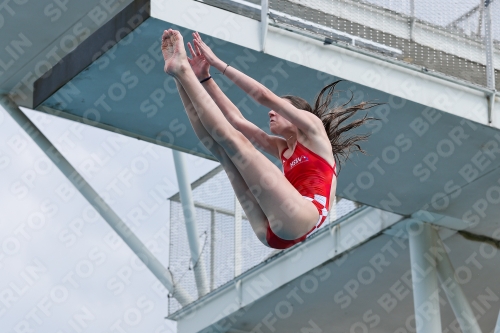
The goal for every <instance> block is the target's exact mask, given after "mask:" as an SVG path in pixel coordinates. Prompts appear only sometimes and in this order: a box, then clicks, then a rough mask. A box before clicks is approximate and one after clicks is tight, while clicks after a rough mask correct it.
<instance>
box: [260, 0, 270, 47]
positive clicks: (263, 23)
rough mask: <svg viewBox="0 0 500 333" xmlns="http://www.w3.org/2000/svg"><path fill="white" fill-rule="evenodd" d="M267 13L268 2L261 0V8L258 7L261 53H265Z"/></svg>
mask: <svg viewBox="0 0 500 333" xmlns="http://www.w3.org/2000/svg"><path fill="white" fill-rule="evenodd" d="M268 13H269V1H268V0H261V6H260V29H261V31H260V33H261V41H260V42H261V49H262V52H265V50H266V38H267V26H268V23H269V16H268V15H267V14H268Z"/></svg>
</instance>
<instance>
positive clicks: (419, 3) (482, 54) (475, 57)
mask: <svg viewBox="0 0 500 333" xmlns="http://www.w3.org/2000/svg"><path fill="white" fill-rule="evenodd" d="M203 2H204V3H207V4H211V5H214V6H217V7H221V8H224V9H227V10H231V11H233V12H237V13H239V14H240V15H245V16H248V17H251V18H253V19H256V20H260V4H261V1H260V0H249V1H245V0H204V1H203ZM485 5H487V7H485ZM485 8H486V9H485ZM488 10H489V14H490V17H491V33H492V34H491V35H492V38H491V43H490V44H491V48H490V49H491V51H492V68H494V75H491V76H492V78H491V80H492V81H493V82H495V86H493V82H490V84H489V85H488V79H487V52H486V51H487V49H488V43H487V40H486V35H487V34H486V29H485V27H487V25H486V24H485V22H487V20H486V18H487V15H486V14H487V13H488ZM268 16H269V19H270V21H269V24H270V25H275V26H279V27H285V28H287V27H288V28H289V29H293V30H296V31H302V32H307V33H311V34H315V35H318V36H321V38H323V39H324V41H325V43H337V44H339V45H346V46H349V47H352V48H354V49H358V50H360V51H364V52H368V53H369V54H373V55H378V56H381V57H383V58H384V57H385V58H388V59H389V58H390V59H391V60H392V61H395V62H396V63H400V64H402V65H408V64H409V65H411V66H415V67H416V68H417V69H418V70H421V71H423V72H435V73H437V74H444V75H445V76H449V77H452V78H454V79H457V80H459V81H460V80H462V81H465V82H468V83H472V84H476V85H479V86H482V87H488V88H490V89H493V87H499V86H500V74H499V70H500V0H454V1H449V0H364V1H360V0H270V1H269V14H268Z"/></svg>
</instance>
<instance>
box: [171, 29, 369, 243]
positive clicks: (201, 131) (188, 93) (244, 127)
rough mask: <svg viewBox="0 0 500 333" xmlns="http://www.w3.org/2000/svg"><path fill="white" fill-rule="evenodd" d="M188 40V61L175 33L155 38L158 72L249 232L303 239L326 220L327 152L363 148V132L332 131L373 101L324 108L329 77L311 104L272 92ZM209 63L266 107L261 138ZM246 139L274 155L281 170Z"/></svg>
mask: <svg viewBox="0 0 500 333" xmlns="http://www.w3.org/2000/svg"><path fill="white" fill-rule="evenodd" d="M193 41H194V48H193V46H192V45H191V44H190V43H188V47H189V50H190V53H191V58H188V57H187V54H186V50H185V47H184V42H183V38H182V35H181V34H180V32H179V31H176V30H172V29H169V30H165V31H164V32H163V36H162V53H163V57H164V59H165V67H164V70H165V72H166V73H167V74H169V75H171V76H172V77H174V79H175V82H176V85H177V89H178V91H179V94H180V96H181V99H182V102H183V104H184V107H185V109H186V112H187V115H188V117H189V120H190V122H191V125H192V126H193V129H194V131H195V132H196V135H197V136H198V138H199V139H200V141H201V142H203V144H204V145H205V146H206V147H207V148H208V149H209V150H210V152H211V153H212V154H213V155H214V156H215V157H216V158H217V159H218V160H219V161H220V163H221V165H222V166H223V167H224V170H225V171H226V173H227V175H228V177H229V179H230V181H231V185H232V187H233V189H234V191H235V194H236V196H237V198H238V200H239V202H240V203H241V206H242V208H243V210H244V211H245V214H246V216H247V218H248V220H249V222H250V224H251V226H252V229H253V230H254V232H255V234H256V235H257V237H258V238H259V240H260V241H261V242H262V243H263V244H264V245H266V246H269V247H272V248H275V249H285V248H288V247H290V246H292V245H294V244H296V243H298V242H301V241H303V240H305V239H306V237H307V236H308V235H310V234H311V233H312V231H314V230H315V229H317V228H319V226H320V225H321V224H322V223H323V221H324V220H325V219H326V216H327V215H328V212H329V210H330V208H331V203H332V202H333V199H334V198H335V190H336V186H337V173H336V161H335V157H337V159H338V156H344V157H346V158H348V157H349V150H350V148H351V147H353V146H355V147H357V150H359V151H361V152H363V153H364V151H363V150H362V149H361V148H360V146H359V145H358V144H356V142H357V141H362V140H366V138H367V137H368V135H362V136H354V137H349V138H347V139H341V138H340V135H341V134H342V133H343V132H346V131H349V130H350V129H352V128H355V127H358V126H361V125H362V124H364V123H365V122H366V121H367V120H370V119H376V118H372V117H366V116H365V117H364V118H362V119H360V120H355V121H354V122H352V123H350V124H348V125H346V126H344V127H342V128H339V125H340V123H342V122H343V121H345V120H346V119H348V118H349V117H351V116H352V115H353V114H355V113H356V112H357V111H358V110H365V109H368V108H370V107H373V106H375V105H378V103H367V102H363V103H361V104H358V105H356V106H351V107H347V108H345V109H343V108H337V109H334V110H330V109H328V106H329V104H330V102H331V98H332V94H333V92H334V88H335V85H336V84H337V83H338V82H339V81H337V82H334V83H332V84H330V85H328V86H326V87H324V88H323V89H322V90H321V92H320V94H319V95H318V98H317V100H316V103H315V107H314V109H313V108H311V106H310V105H309V104H308V103H307V102H306V101H305V100H304V99H302V98H300V97H296V96H283V97H278V96H276V95H275V94H274V93H273V92H272V91H270V90H269V89H268V88H266V87H265V86H264V85H262V84H261V83H259V82H257V81H256V80H254V79H252V78H250V77H249V76H247V75H245V74H243V73H241V72H240V71H238V70H237V69H235V68H234V67H232V66H229V65H228V64H226V63H224V62H223V61H221V60H220V59H219V58H217V57H216V56H215V54H214V53H213V52H212V50H211V49H210V48H209V47H208V46H207V45H206V44H205V43H204V42H203V41H202V40H201V37H200V35H199V34H198V33H194V34H193ZM210 66H213V67H215V68H216V69H217V70H219V71H220V72H221V73H223V74H224V75H225V76H227V77H228V78H229V79H230V80H232V81H233V82H234V83H235V84H236V85H238V86H239V87H240V88H241V89H242V90H243V91H245V92H246V93H247V94H248V95H250V96H251V97H252V98H253V99H254V100H255V101H256V102H258V103H260V104H262V105H264V106H266V107H268V108H270V109H271V111H270V112H269V118H270V119H269V120H270V123H269V126H270V130H271V132H272V133H273V134H276V135H268V134H267V133H266V132H264V131H263V130H262V129H260V128H259V127H257V126H256V125H254V124H253V123H251V122H250V121H248V120H246V119H245V118H244V117H243V115H242V114H241V112H240V111H239V110H238V108H237V107H236V106H235V105H234V104H233V103H232V102H231V101H230V100H229V99H228V98H227V97H226V95H225V94H224V93H223V92H222V91H221V90H220V88H219V87H218V85H217V84H216V83H215V81H214V80H212V79H211V77H210V74H209V68H210ZM328 89H329V92H328V94H327V97H326V99H324V100H323V99H322V96H323V93H324V92H325V91H327V90H328ZM348 103H349V102H347V103H346V104H344V105H342V107H343V106H345V105H347V104H348ZM253 143H254V144H256V145H257V146H259V148H261V149H262V150H264V151H265V152H267V153H269V154H271V155H273V156H275V157H276V158H279V159H280V160H281V161H282V163H283V172H282V171H281V170H279V169H278V168H277V167H276V166H275V165H274V164H273V163H272V162H271V161H270V160H268V159H267V158H266V157H265V156H264V155H263V154H262V153H261V152H259V151H258V150H257V149H256V148H255V147H254V145H253Z"/></svg>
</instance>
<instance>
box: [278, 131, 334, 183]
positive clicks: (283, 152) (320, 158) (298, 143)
mask: <svg viewBox="0 0 500 333" xmlns="http://www.w3.org/2000/svg"><path fill="white" fill-rule="evenodd" d="M297 145H301V146H302V147H303V148H304V149H305V150H307V151H308V152H309V153H311V154H313V155H314V156H316V157H317V158H318V159H319V160H321V161H323V162H324V163H325V164H326V165H328V166H329V167H330V168H331V169H332V171H333V174H334V175H335V177H337V172H336V171H335V166H336V164H337V161H336V160H335V159H333V166H331V165H330V163H328V161H327V160H325V159H324V158H323V157H322V156H320V155H318V154H316V153H315V152H313V151H312V150H311V149H309V148H307V147H306V146H304V145H303V144H302V143H300V141H299V140H297ZM288 149H289V148H287V149H284V150H283V151H282V152H281V158H283V159H285V160H288V159H290V158H291V157H292V156H293V154H295V151H296V150H297V147H295V150H294V151H293V153H292V155H290V157H289V158H286V157H285V156H284V154H285V151H287V150H288Z"/></svg>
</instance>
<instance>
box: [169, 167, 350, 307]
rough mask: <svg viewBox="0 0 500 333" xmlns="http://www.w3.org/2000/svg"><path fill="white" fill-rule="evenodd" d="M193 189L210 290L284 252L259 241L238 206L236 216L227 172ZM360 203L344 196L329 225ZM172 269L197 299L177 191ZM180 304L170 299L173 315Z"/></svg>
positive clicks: (172, 202) (172, 222)
mask: <svg viewBox="0 0 500 333" xmlns="http://www.w3.org/2000/svg"><path fill="white" fill-rule="evenodd" d="M192 187H193V200H194V202H195V207H196V224H197V231H198V238H199V244H200V247H201V248H202V258H203V262H204V264H205V266H206V267H205V268H206V274H207V279H208V284H209V286H210V290H211V291H212V290H215V289H216V288H218V287H220V286H222V285H223V284H225V283H228V282H229V281H231V280H233V279H234V277H235V276H236V275H239V274H241V273H243V272H245V271H247V270H248V269H250V268H252V267H254V266H256V265H257V264H259V263H261V262H262V261H264V260H266V259H267V258H269V257H271V256H273V255H275V254H277V253H279V252H280V251H279V250H274V249H271V248H269V247H266V246H265V245H263V244H262V243H261V242H260V241H259V240H258V238H257V237H256V236H255V233H254V232H253V230H252V228H251V226H250V223H249V222H248V220H246V219H245V216H244V215H243V214H244V212H243V214H242V219H241V224H239V223H238V222H237V216H238V213H237V212H238V211H239V210H237V211H236V214H235V207H236V206H235V205H239V203H238V202H237V200H236V199H235V195H234V191H233V189H232V187H231V183H230V182H229V179H228V178H227V175H226V173H225V172H224V171H223V170H222V169H221V168H218V169H216V170H215V172H212V173H211V174H209V175H208V176H207V177H205V178H204V179H201V181H197V182H195V183H194V184H193V185H192ZM356 207H357V204H356V203H354V202H352V201H349V200H345V199H342V200H340V201H339V202H338V203H337V204H336V205H335V206H334V208H332V210H331V212H330V218H329V220H328V221H329V223H335V221H336V220H337V219H339V218H340V217H342V216H344V215H345V214H347V213H349V212H351V211H353V210H354V209H356ZM235 216H236V218H235ZM326 226H328V223H324V224H323V225H322V227H321V228H324V227H326ZM238 228H240V229H239V230H238ZM321 228H320V229H321ZM236 231H238V232H241V237H235V236H236V235H235V232H236ZM169 270H170V272H171V274H172V278H173V281H174V283H175V285H176V286H182V288H183V289H184V290H186V291H187V292H188V293H189V294H190V295H191V297H192V299H194V300H196V299H198V292H197V287H196V282H195V277H194V271H193V263H192V262H191V254H190V250H189V243H188V238H187V234H186V226H185V223H184V215H183V210H182V205H181V203H180V202H179V199H178V195H175V196H173V197H171V198H170V255H169ZM180 308H181V305H180V304H179V302H177V300H176V299H175V298H172V297H170V298H169V314H171V313H174V312H175V311H177V310H179V309H180Z"/></svg>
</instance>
